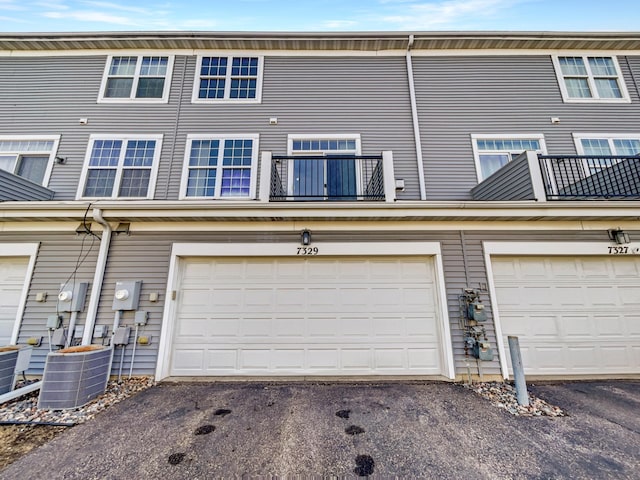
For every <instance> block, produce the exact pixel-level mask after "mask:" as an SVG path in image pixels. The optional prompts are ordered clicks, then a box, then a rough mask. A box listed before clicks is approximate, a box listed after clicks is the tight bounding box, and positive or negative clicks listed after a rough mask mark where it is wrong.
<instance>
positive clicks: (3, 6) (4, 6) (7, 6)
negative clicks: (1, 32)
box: [0, 0, 26, 11]
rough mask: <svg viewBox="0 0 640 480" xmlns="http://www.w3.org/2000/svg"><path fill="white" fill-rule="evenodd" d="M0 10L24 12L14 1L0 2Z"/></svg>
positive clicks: (5, 0)
mask: <svg viewBox="0 0 640 480" xmlns="http://www.w3.org/2000/svg"><path fill="white" fill-rule="evenodd" d="M0 10H12V11H19V10H26V9H25V8H24V7H23V6H22V5H18V4H17V3H16V2H15V1H14V0H0Z"/></svg>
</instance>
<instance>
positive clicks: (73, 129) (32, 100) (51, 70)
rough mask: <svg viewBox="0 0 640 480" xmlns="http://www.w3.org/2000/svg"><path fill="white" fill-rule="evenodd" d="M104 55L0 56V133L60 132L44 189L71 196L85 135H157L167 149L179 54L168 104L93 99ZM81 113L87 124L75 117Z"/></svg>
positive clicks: (165, 150) (58, 195)
mask: <svg viewBox="0 0 640 480" xmlns="http://www.w3.org/2000/svg"><path fill="white" fill-rule="evenodd" d="M106 59H107V56H106V55H96V56H72V57H58V56H56V57H1V58H0V91H2V92H3V94H2V95H0V135H38V134H42V135H61V139H60V145H59V149H58V152H57V154H58V155H59V156H61V157H64V158H66V159H67V161H66V162H65V163H64V164H62V165H54V168H53V172H52V175H51V180H50V182H49V185H48V188H50V189H51V190H54V191H55V199H56V200H69V199H73V198H75V195H76V191H77V189H78V181H79V179H80V174H81V172H82V165H83V163H84V158H85V155H86V152H87V145H88V141H89V136H90V135H91V134H101V133H102V134H131V133H140V134H163V135H164V140H163V150H162V152H163V159H162V163H163V164H164V163H166V162H167V159H166V157H167V155H169V153H170V152H171V151H172V144H173V132H174V130H175V124H176V111H177V107H178V98H179V94H180V91H181V90H180V88H179V87H180V85H181V82H182V78H181V76H180V73H181V71H182V66H183V64H184V57H179V58H177V59H176V62H175V65H174V71H175V72H176V74H175V75H174V76H173V82H172V89H171V97H170V101H169V103H154V104H142V103H135V102H131V103H119V104H105V103H97V99H98V93H99V90H100V82H101V81H102V75H103V73H104V68H105V62H106ZM80 118H87V119H88V120H89V123H88V124H87V125H80V123H79V119H80Z"/></svg>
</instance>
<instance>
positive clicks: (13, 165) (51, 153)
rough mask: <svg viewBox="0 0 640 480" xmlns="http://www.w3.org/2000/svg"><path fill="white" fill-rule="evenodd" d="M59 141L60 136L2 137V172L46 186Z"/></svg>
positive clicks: (0, 139)
mask: <svg viewBox="0 0 640 480" xmlns="http://www.w3.org/2000/svg"><path fill="white" fill-rule="evenodd" d="M59 141H60V136H59V135H52V136H44V137H41V136H0V170H6V171H7V172H9V173H13V174H14V175H17V176H19V177H22V178H25V179H27V180H30V181H31V182H33V183H37V184H39V185H44V186H46V185H47V184H48V183H49V177H50V175H51V170H52V167H53V160H54V157H55V153H56V151H57V149H58V142H59Z"/></svg>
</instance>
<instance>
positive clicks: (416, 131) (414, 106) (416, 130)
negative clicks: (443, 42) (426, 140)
mask: <svg viewBox="0 0 640 480" xmlns="http://www.w3.org/2000/svg"><path fill="white" fill-rule="evenodd" d="M413 41H414V36H413V35H409V43H408V44H407V57H406V58H407V80H408V81H409V99H410V101H411V118H412V120H413V137H414V140H415V143H416V159H417V161H418V181H419V182H420V200H426V199H427V190H426V187H425V184H424V163H423V159H422V141H421V140H420V124H419V119H418V102H417V100H416V86H415V83H414V80H413V63H412V61H411V48H412V47H413Z"/></svg>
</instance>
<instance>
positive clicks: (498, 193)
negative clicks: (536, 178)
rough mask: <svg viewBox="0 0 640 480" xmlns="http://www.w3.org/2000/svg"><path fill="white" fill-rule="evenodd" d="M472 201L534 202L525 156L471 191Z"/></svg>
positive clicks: (510, 163)
mask: <svg viewBox="0 0 640 480" xmlns="http://www.w3.org/2000/svg"><path fill="white" fill-rule="evenodd" d="M471 195H472V197H473V199H474V200H536V198H535V196H534V192H533V184H532V183H531V172H530V171H529V162H528V161H527V158H526V156H522V157H519V158H517V159H515V160H513V161H511V162H509V163H508V164H507V165H505V166H504V167H502V168H501V169H500V170H498V171H497V172H495V173H494V174H493V175H491V176H490V177H489V178H487V179H485V180H484V181H482V182H480V183H479V184H478V185H477V186H475V187H474V188H473V189H472V190H471Z"/></svg>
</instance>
